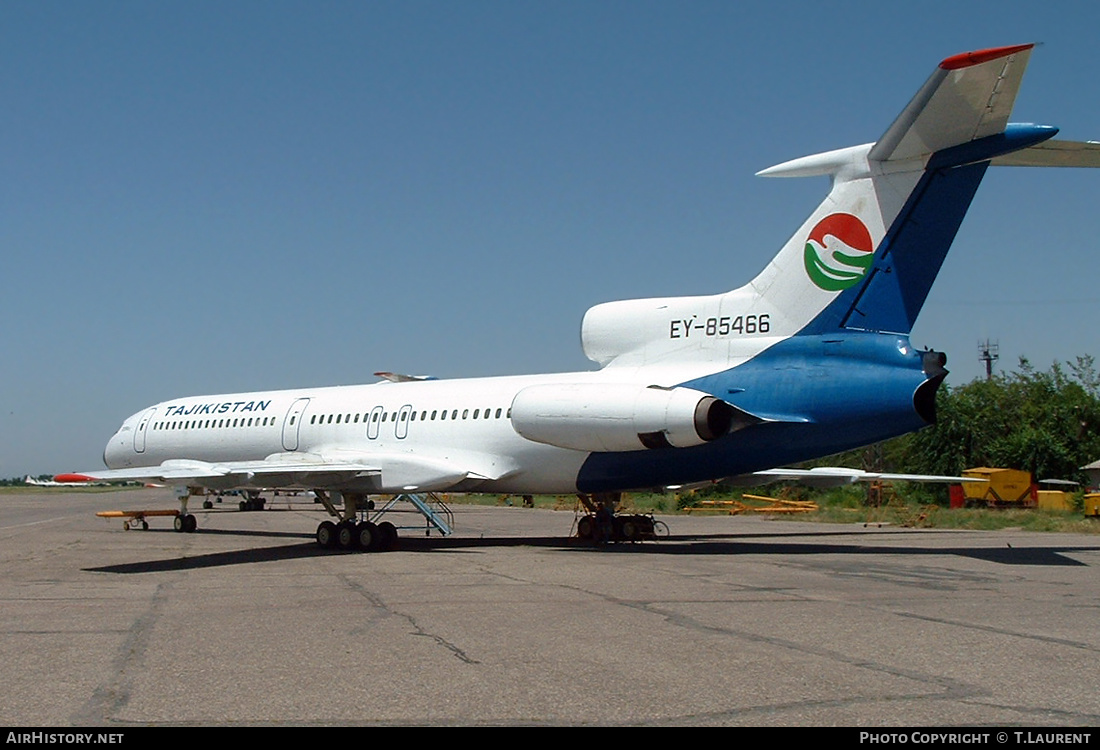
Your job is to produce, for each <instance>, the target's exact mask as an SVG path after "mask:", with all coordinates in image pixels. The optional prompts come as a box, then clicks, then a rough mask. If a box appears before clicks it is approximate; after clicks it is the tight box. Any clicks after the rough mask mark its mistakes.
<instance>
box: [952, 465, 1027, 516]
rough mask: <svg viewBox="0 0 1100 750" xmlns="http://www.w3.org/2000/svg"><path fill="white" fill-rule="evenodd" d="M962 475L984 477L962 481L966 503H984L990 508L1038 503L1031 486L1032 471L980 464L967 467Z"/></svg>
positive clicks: (1025, 505)
mask: <svg viewBox="0 0 1100 750" xmlns="http://www.w3.org/2000/svg"><path fill="white" fill-rule="evenodd" d="M962 475H963V476H964V477H974V478H975V479H982V480H984V481H981V482H964V483H963V486H962V488H963V494H964V496H965V497H966V504H967V505H985V506H988V507H990V508H1008V507H1017V508H1019V507H1034V506H1035V503H1036V495H1035V492H1034V490H1033V489H1032V485H1031V474H1030V473H1028V472H1026V471H1018V470H1017V469H991V468H989V467H986V466H979V467H977V468H975V469H967V470H966V471H964V472H963V473H962Z"/></svg>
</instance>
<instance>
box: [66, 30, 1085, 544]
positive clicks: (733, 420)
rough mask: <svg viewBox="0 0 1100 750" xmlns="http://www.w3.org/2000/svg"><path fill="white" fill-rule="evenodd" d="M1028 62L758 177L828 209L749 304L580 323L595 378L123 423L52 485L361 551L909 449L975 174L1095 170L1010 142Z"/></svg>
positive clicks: (1016, 134) (643, 307) (280, 398)
mask: <svg viewBox="0 0 1100 750" xmlns="http://www.w3.org/2000/svg"><path fill="white" fill-rule="evenodd" d="M1031 49H1032V46H1031V45H1018V46H1012V47H1001V48H996V49H988V50H981V51H978V52H972V53H965V54H961V55H956V56H953V57H949V58H947V59H945V60H944V61H943V62H941V63H940V65H939V66H938V67H937V68H936V70H935V71H934V72H933V74H932V76H931V77H930V78H929V79H928V81H927V82H926V83H925V85H924V86H923V87H922V88H921V89H920V90H919V91H918V92H917V94H916V96H915V97H914V98H913V99H912V101H911V102H910V103H909V105H908V106H907V107H906V108H905V109H904V110H903V111H902V112H901V114H900V115H899V116H898V117H897V119H896V120H895V121H894V123H893V124H892V125H891V126H890V127H889V128H887V130H886V132H885V133H884V134H883V135H882V137H881V138H879V139H878V141H876V142H874V143H869V144H865V145H861V146H854V147H850V148H844V149H840V150H836V151H829V152H825V153H820V154H815V155H812V156H807V157H803V158H800V159H795V160H793V161H789V162H786V163H783V164H780V165H777V166H775V167H771V168H769V169H766V170H764V171H762V172H760V173H759V174H761V175H763V176H769V177H802V176H819V175H820V176H828V177H830V178H831V180H832V188H831V190H830V192H829V194H828V195H827V197H826V198H825V200H824V201H823V202H822V203H821V204H820V205H819V206H818V207H817V209H816V210H814V212H813V213H812V214H811V215H810V216H809V218H808V219H806V220H805V221H804V222H803V223H802V224H801V225H800V226H799V227H798V229H797V230H796V231H795V233H794V235H793V236H792V237H791V238H790V240H789V241H788V242H787V243H786V244H785V245H784V246H783V247H782V249H781V250H780V251H779V253H778V255H776V256H775V258H774V259H773V260H772V261H771V263H769V264H768V266H767V267H766V268H765V269H764V270H763V271H762V272H761V273H760V274H759V275H757V276H756V277H755V278H754V279H752V280H751V281H750V282H749V283H748V284H746V285H745V286H742V287H740V288H738V289H734V290H733V291H730V292H727V293H724V294H717V295H708V296H695V297H666V298H658V299H640V300H627V301H620V302H611V303H605V304H601V305H597V306H595V307H593V308H591V309H590V310H589V311H588V312H587V313H586V315H585V316H584V320H583V323H582V329H581V338H582V344H583V347H584V352H585V354H586V355H587V356H588V357H589V358H590V359H591V360H593V361H594V362H596V363H597V364H598V365H599V369H598V370H595V371H587V372H573V373H556V374H548V375H529V376H508V377H499V378H473V379H465V380H434V379H423V378H403V377H398V376H393V375H392V374H386V375H385V376H384V377H385V379H384V380H383V381H382V382H379V383H374V384H370V385H360V386H337V387H327V388H312V389H296V390H285V391H264V392H252V393H236V394H223V395H212V396H199V397H187V398H179V399H173V400H170V401H164V402H161V403H158V404H155V405H153V406H150V407H148V408H145V409H143V410H142V411H140V412H138V413H136V414H134V415H132V416H131V417H129V418H128V419H126V420H125V421H124V422H123V424H122V426H121V427H120V428H119V430H118V432H116V433H115V435H114V436H113V437H112V438H111V439H110V441H109V442H108V444H107V446H106V449H105V451H104V461H105V463H106V465H107V466H108V467H109V468H108V469H106V470H101V471H88V472H81V473H80V474H78V475H65V477H64V479H67V480H79V479H142V480H153V481H158V482H165V483H169V484H173V485H177V486H179V487H181V488H189V489H187V492H195V493H197V492H198V491H200V489H201V488H213V489H226V488H275V487H297V488H308V489H312V490H315V491H317V493H318V496H319V497H322V498H325V502H326V507H328V509H329V511H330V512H331V513H333V514H334V515H336V516H338V517H339V522H338V523H333V522H330V521H325V522H323V523H322V524H321V525H320V526H319V527H318V530H317V539H318V542H320V543H321V544H324V545H330V544H340V545H341V546H345V547H354V546H358V547H361V548H364V549H372V548H377V546H378V539H379V537H380V536H381V537H383V538H386V537H391V536H392V535H391V534H386V533H383V534H381V535H380V533H379V527H378V526H376V525H375V524H374V523H372V522H371V521H367V520H357V519H358V518H359V514H360V512H361V511H362V510H363V509H364V508H365V507H366V505H367V502H368V500H367V498H368V497H369V496H370V495H377V494H393V493H405V494H410V495H414V494H417V493H426V492H433V491H442V490H446V491H449V492H474V491H476V492H503V493H512V494H535V493H563V492H577V493H580V494H582V495H583V496H585V497H586V498H588V499H589V500H591V501H593V502H594V503H595V504H596V506H602V507H604V508H608V509H613V508H614V506H615V504H616V500H617V497H618V493H621V492H623V491H626V490H631V489H638V488H652V487H665V486H670V485H681V486H682V485H689V484H693V483H698V482H706V481H713V480H718V479H723V478H730V477H736V478H742V477H744V476H745V475H753V474H755V473H757V472H766V471H767V470H769V469H771V468H772V467H775V466H781V465H784V464H789V463H796V462H799V461H804V460H807V459H811V458H815V457H819V456H823V455H829V454H832V453H836V452H839V451H842V450H847V449H851V448H854V447H858V446H861V445H866V444H869V443H872V442H876V441H879V440H883V439H886V438H889V437H893V436H896V435H900V434H903V433H906V432H910V431H913V430H916V429H919V428H920V427H922V426H924V425H925V424H927V423H929V422H931V421H933V420H934V418H935V394H936V390H937V388H938V387H939V385H940V383H941V382H942V381H943V379H944V377H945V376H946V374H947V370H946V369H945V367H944V365H945V363H946V357H945V356H944V355H943V354H942V353H940V352H936V351H931V350H917V349H915V348H914V347H913V346H912V345H911V344H910V342H909V338H908V334H909V332H910V331H911V330H912V327H913V324H914V322H915V320H916V317H917V315H918V313H919V312H920V309H921V307H922V305H923V303H924V300H925V298H926V296H927V294H928V291H929V289H930V287H931V285H932V282H933V281H934V279H935V277H936V274H937V272H938V271H939V268H940V265H941V264H942V262H943V260H944V257H945V256H946V253H947V251H948V249H949V247H950V245H951V243H952V241H953V239H954V237H955V233H956V231H957V230H958V228H959V225H960V224H961V222H962V220H963V217H964V215H965V213H966V210H967V208H968V207H969V205H970V202H971V200H972V198H973V196H974V194H975V191H976V190H977V188H978V186H979V184H980V182H981V180H982V178H983V177H984V176H985V173H986V171H987V169H988V167H989V166H991V165H1018V166H1100V146H1097V145H1096V144H1085V143H1067V142H1057V141H1053V142H1052V141H1051V140H1050V139H1051V138H1052V137H1053V136H1054V135H1055V133H1056V132H1057V129H1056V128H1053V127H1050V126H1043V125H1020V124H1011V123H1009V114H1010V112H1011V110H1012V107H1013V103H1014V101H1015V97H1016V92H1017V90H1018V88H1019V85H1020V82H1021V79H1022V76H1023V73H1024V69H1025V67H1026V65H1027V62H1028V60H1029V57H1030V54H1031ZM853 476H854V475H853ZM856 478H859V477H856ZM59 479H62V477H59ZM829 479H830V480H832V481H835V480H836V479H837V477H836V476H835V475H834V476H831V477H829ZM187 496H188V495H187V494H183V495H182V501H183V502H182V507H181V514H180V522H179V526H178V528H181V529H182V530H189V529H193V528H194V526H195V524H194V517H193V516H190V515H188V514H187V512H186V500H187ZM330 496H332V497H335V496H339V497H340V498H342V500H343V508H342V510H338V509H337V507H336V504H335V503H334V502H329V501H328V499H327V498H329V497H330Z"/></svg>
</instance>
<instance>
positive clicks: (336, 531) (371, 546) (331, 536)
mask: <svg viewBox="0 0 1100 750" xmlns="http://www.w3.org/2000/svg"><path fill="white" fill-rule="evenodd" d="M396 542H397V527H396V526H394V525H393V524H392V523H390V522H389V521H383V522H382V523H380V524H374V523H372V522H371V521H355V520H354V519H344V520H343V521H340V522H338V523H333V522H332V521H321V523H320V525H319V526H318V527H317V543H318V544H319V545H321V546H322V547H325V548H327V549H344V550H349V551H350V550H360V551H362V552H386V551H388V550H391V549H393V547H394V544H396Z"/></svg>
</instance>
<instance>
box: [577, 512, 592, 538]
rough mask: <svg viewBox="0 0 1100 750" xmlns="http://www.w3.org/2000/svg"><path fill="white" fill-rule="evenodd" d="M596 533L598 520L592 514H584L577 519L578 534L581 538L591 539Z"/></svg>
mask: <svg viewBox="0 0 1100 750" xmlns="http://www.w3.org/2000/svg"><path fill="white" fill-rule="evenodd" d="M595 534H596V521H595V519H593V518H592V516H582V517H581V520H579V521H577V536H578V537H580V538H581V539H591V538H592V537H593V536H595Z"/></svg>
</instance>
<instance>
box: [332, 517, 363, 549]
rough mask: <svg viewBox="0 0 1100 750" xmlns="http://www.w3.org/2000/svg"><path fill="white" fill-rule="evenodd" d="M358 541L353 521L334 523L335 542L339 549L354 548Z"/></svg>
mask: <svg viewBox="0 0 1100 750" xmlns="http://www.w3.org/2000/svg"><path fill="white" fill-rule="evenodd" d="M358 543H359V542H358V534H357V533H356V524H355V522H354V521H341V522H340V523H338V524H337V525H336V544H337V546H338V547H340V549H355V547H356V545H357V544H358Z"/></svg>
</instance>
